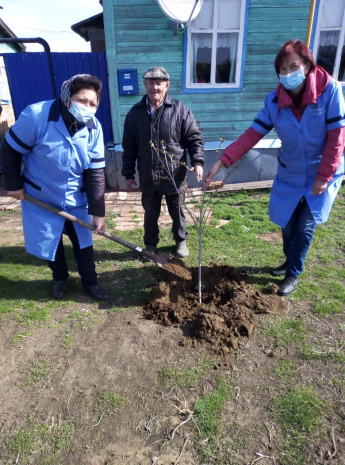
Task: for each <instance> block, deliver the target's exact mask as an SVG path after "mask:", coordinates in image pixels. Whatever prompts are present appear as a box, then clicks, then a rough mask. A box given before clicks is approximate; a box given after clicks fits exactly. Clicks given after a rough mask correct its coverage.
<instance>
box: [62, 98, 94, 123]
mask: <svg viewBox="0 0 345 465" xmlns="http://www.w3.org/2000/svg"><path fill="white" fill-rule="evenodd" d="M68 111H69V112H70V113H72V115H73V116H74V117H75V119H76V120H77V121H79V122H80V123H87V122H88V121H89V120H90V119H91V118H93V117H94V116H95V113H96V110H91V109H89V108H87V107H84V105H81V104H80V103H77V102H73V101H72V106H71V108H70V109H69V110H68Z"/></svg>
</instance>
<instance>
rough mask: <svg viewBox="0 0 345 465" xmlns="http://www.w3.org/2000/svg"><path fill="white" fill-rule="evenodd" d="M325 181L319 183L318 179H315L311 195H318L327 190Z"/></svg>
mask: <svg viewBox="0 0 345 465" xmlns="http://www.w3.org/2000/svg"><path fill="white" fill-rule="evenodd" d="M327 184H328V183H327V181H320V179H315V182H314V185H313V188H312V190H311V193H312V194H313V195H320V194H322V193H323V192H325V190H326V189H327Z"/></svg>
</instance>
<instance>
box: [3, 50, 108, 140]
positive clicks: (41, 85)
mask: <svg viewBox="0 0 345 465" xmlns="http://www.w3.org/2000/svg"><path fill="white" fill-rule="evenodd" d="M50 56H51V64H52V69H53V77H52V76H51V74H50V69H49V61H48V57H47V54H46V53H15V54H4V59H5V64H6V68H7V73H8V80H9V84H10V89H11V96H12V102H13V107H14V111H15V115H16V117H18V115H19V114H20V112H21V111H23V110H24V108H25V107H27V106H28V105H30V104H32V103H36V102H40V101H42V100H51V99H53V98H54V92H53V86H54V88H55V92H56V96H59V95H60V89H61V85H62V83H63V82H64V81H65V80H66V79H69V78H70V77H72V76H74V75H75V74H83V73H85V74H93V75H95V76H98V77H99V78H100V79H101V81H102V84H103V95H102V99H101V103H100V105H99V108H98V110H97V115H96V116H97V119H98V120H99V121H100V123H101V124H102V127H103V133H104V141H105V143H107V142H109V141H112V140H113V134H112V127H111V113H110V100H109V85H108V70H107V63H106V55H105V53H101V52H99V53H95V52H94V53H51V54H50Z"/></svg>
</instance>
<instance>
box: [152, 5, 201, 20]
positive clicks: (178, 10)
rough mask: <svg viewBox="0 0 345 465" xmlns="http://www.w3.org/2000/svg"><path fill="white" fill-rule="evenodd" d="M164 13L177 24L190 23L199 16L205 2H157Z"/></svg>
mask: <svg viewBox="0 0 345 465" xmlns="http://www.w3.org/2000/svg"><path fill="white" fill-rule="evenodd" d="M157 2H158V5H159V6H160V8H161V10H162V11H163V13H164V14H165V15H166V16H168V18H170V19H172V20H173V21H176V22H177V23H188V24H189V23H190V22H191V21H194V19H196V18H197V17H198V16H199V13H200V10H201V6H202V2H203V0H157Z"/></svg>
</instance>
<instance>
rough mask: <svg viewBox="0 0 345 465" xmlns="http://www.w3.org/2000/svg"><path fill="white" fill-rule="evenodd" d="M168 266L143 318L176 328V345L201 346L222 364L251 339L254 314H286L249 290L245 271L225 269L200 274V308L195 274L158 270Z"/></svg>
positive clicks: (271, 299)
mask: <svg viewBox="0 0 345 465" xmlns="http://www.w3.org/2000/svg"><path fill="white" fill-rule="evenodd" d="M171 262H172V261H171ZM168 265H169V272H168V271H167V272H165V277H164V281H165V283H164V284H163V285H157V286H155V287H154V288H153V290H152V292H151V293H150V294H149V295H148V296H147V303H146V305H145V309H144V315H145V317H146V318H147V319H149V320H154V321H155V322H157V323H159V324H162V325H164V326H178V327H181V329H182V332H183V335H184V337H183V340H182V341H181V343H182V345H186V346H196V345H197V344H199V343H202V342H204V343H207V344H209V345H210V346H211V348H212V350H213V351H214V352H215V353H216V354H219V355H220V356H221V357H222V359H223V362H224V360H226V356H227V355H228V354H229V352H230V351H233V350H236V349H237V348H238V342H239V339H240V338H242V337H250V336H251V335H252V333H253V331H254V328H255V314H265V313H281V312H284V311H285V309H286V301H284V300H283V299H282V298H280V297H278V296H277V295H275V294H273V293H272V294H263V293H262V291H260V290H259V289H257V288H255V287H253V285H252V284H251V283H250V281H249V277H248V274H247V273H246V272H245V271H240V270H238V269H236V268H233V267H230V266H225V265H210V266H203V267H202V268H201V280H202V289H201V303H200V302H199V298H198V274H199V270H198V268H192V269H190V270H189V269H188V268H186V267H185V265H184V264H183V262H182V261H181V260H178V259H174V262H173V263H168V264H167V265H165V266H164V268H165V267H168ZM172 273H175V275H173V274H172ZM183 275H184V276H183ZM275 291H276V289H272V292H275Z"/></svg>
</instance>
